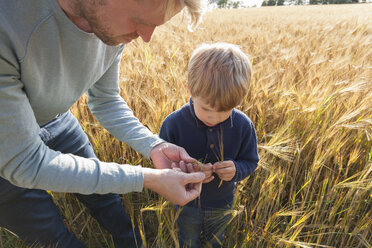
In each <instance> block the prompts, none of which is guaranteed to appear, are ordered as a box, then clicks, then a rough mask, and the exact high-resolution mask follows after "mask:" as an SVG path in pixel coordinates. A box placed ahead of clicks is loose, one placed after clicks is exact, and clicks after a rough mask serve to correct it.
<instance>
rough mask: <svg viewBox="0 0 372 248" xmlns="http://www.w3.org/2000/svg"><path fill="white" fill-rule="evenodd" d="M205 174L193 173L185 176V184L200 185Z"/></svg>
mask: <svg viewBox="0 0 372 248" xmlns="http://www.w3.org/2000/svg"><path fill="white" fill-rule="evenodd" d="M204 178H205V174H204V173H203V172H194V173H190V174H185V183H186V184H188V183H200V182H202V181H203V180H204Z"/></svg>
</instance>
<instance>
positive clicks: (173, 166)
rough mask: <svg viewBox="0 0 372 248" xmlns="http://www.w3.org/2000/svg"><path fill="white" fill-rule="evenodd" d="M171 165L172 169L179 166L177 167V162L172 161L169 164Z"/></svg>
mask: <svg viewBox="0 0 372 248" xmlns="http://www.w3.org/2000/svg"><path fill="white" fill-rule="evenodd" d="M171 167H172V169H175V168H179V167H178V166H177V164H176V163H174V162H173V163H172V164H171Z"/></svg>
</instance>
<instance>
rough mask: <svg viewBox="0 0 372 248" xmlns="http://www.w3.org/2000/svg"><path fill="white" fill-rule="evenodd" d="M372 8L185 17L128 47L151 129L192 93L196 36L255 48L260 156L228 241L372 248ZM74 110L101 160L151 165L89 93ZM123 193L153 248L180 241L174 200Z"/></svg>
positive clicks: (3, 238) (89, 236)
mask: <svg viewBox="0 0 372 248" xmlns="http://www.w3.org/2000/svg"><path fill="white" fill-rule="evenodd" d="M370 13H372V5H371V4H363V5H361V4H360V5H340V6H301V7H265V8H259V9H237V10H214V11H212V12H209V13H207V14H206V15H205V17H204V21H203V23H202V24H201V25H200V26H199V28H198V29H196V30H195V31H194V32H192V33H190V32H189V31H188V30H187V27H186V25H185V21H184V20H183V18H182V17H181V16H178V17H177V18H175V19H174V20H172V22H170V23H167V24H166V25H164V26H162V27H159V28H158V29H157V31H156V33H155V35H154V37H153V40H152V41H151V42H150V43H149V44H145V43H143V42H141V41H135V42H132V43H131V44H129V45H128V46H127V47H126V49H125V50H124V54H123V59H122V62H121V65H122V66H121V74H120V87H121V94H122V96H123V97H124V99H125V100H126V101H127V103H128V104H129V105H130V107H131V108H132V109H133V111H134V113H135V115H136V116H137V117H138V118H139V119H140V120H141V121H142V122H143V123H144V124H145V125H146V126H147V127H149V129H151V130H152V131H153V132H155V133H157V132H158V131H159V128H160V125H161V122H162V120H163V119H164V118H165V117H166V116H167V115H168V114H169V113H171V112H172V111H174V110H175V109H177V108H179V107H181V106H182V105H183V104H184V103H186V102H187V101H188V97H189V94H188V91H187V86H186V69H187V62H188V59H189V57H190V55H191V53H192V51H193V49H194V48H195V47H197V45H198V44H200V43H203V42H217V41H224V42H231V43H234V44H237V45H239V46H240V47H241V48H242V50H243V51H245V52H246V53H247V54H248V55H249V57H250V59H251V61H252V65H253V72H254V74H253V75H254V77H253V81H252V85H251V89H250V92H249V95H248V96H247V98H246V100H245V102H244V103H243V104H242V105H241V106H239V109H241V110H242V111H243V112H245V113H246V114H247V115H248V116H249V117H250V118H251V119H252V121H253V123H254V124H255V127H256V130H257V135H258V143H259V144H258V145H259V153H260V158H261V160H260V163H259V166H258V168H257V170H256V171H255V173H254V174H253V175H252V176H250V177H248V178H247V179H245V180H243V181H242V182H240V183H239V184H238V188H237V192H236V197H235V205H234V210H233V211H232V215H233V216H234V218H233V219H232V221H231V223H230V225H229V226H228V228H227V235H226V238H225V240H224V243H223V244H224V247H371V242H372V234H371V224H372V223H371V222H372V216H371V214H372V207H371V206H372V194H371V189H372V140H371V139H372V18H371V14H370ZM73 111H74V113H75V115H76V116H77V117H78V118H79V119H80V120H81V123H82V125H83V127H84V129H85V131H86V132H87V133H88V135H89V137H90V139H91V141H92V144H93V145H94V147H95V151H96V153H97V155H98V156H99V157H100V159H102V160H105V161H115V162H119V163H131V164H142V165H143V166H150V164H149V161H146V160H144V159H143V158H142V157H141V156H140V155H139V154H137V153H136V152H135V151H133V150H132V149H131V148H129V147H128V146H127V145H126V144H123V143H120V142H118V141H116V140H115V139H114V138H113V137H112V136H111V135H109V134H108V133H107V132H106V131H104V130H103V129H102V128H101V127H100V126H99V125H98V124H97V122H96V121H95V119H94V117H92V115H91V114H90V112H89V110H88V109H87V106H86V103H85V98H84V97H83V98H82V99H81V100H80V101H79V102H78V103H77V104H76V105H75V106H74V108H73ZM54 196H55V198H56V200H57V203H58V205H59V207H61V209H62V211H63V213H65V216H66V222H67V225H69V226H70V227H71V228H72V229H73V230H75V232H76V233H77V234H78V235H80V236H81V238H82V239H83V240H84V241H85V242H86V243H87V244H89V247H102V246H104V247H113V244H112V240H111V239H110V237H109V236H108V235H107V233H105V231H103V230H101V229H100V227H99V226H98V225H97V224H96V223H95V222H94V221H92V220H91V219H90V218H89V216H88V215H87V214H86V213H85V212H84V210H83V208H82V206H81V205H80V204H79V203H77V202H76V201H75V200H73V199H71V198H69V197H67V198H64V197H65V196H63V197H61V196H59V195H58V194H56V195H54ZM123 202H124V204H125V206H126V209H127V210H128V212H129V213H130V215H131V218H132V220H133V221H135V222H136V223H137V225H138V226H139V228H140V231H141V235H142V237H143V239H144V241H145V245H146V247H178V244H177V233H176V231H175V230H174V228H175V220H176V218H177V211H176V210H175V209H174V208H173V206H172V205H171V204H169V203H168V202H166V201H164V200H163V199H162V198H161V197H159V196H157V195H156V194H154V193H152V192H150V191H147V190H145V191H144V193H141V194H137V193H133V194H128V195H125V196H123ZM11 238H12V235H10V234H9V233H6V232H0V244H3V246H4V247H5V246H6V245H8V246H7V247H15V246H17V245H19V243H17V242H18V241H9V239H11ZM14 244H17V245H14ZM0 246H1V245H0Z"/></svg>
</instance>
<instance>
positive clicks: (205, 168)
mask: <svg viewBox="0 0 372 248" xmlns="http://www.w3.org/2000/svg"><path fill="white" fill-rule="evenodd" d="M189 166H191V167H192V168H193V171H195V172H197V171H200V172H203V173H204V175H205V179H204V180H203V183H209V182H210V181H212V180H213V179H214V176H213V175H212V174H213V165H212V164H211V163H208V164H202V168H201V167H200V166H199V165H197V164H189V165H188V168H189Z"/></svg>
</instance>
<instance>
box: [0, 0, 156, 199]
mask: <svg viewBox="0 0 372 248" xmlns="http://www.w3.org/2000/svg"><path fill="white" fill-rule="evenodd" d="M122 50H123V46H121V47H111V46H107V45H105V44H104V43H102V42H101V41H100V40H99V39H98V38H97V37H96V36H95V35H94V34H91V33H86V32H83V31H82V30H80V29H79V28H77V27H76V26H75V25H74V24H73V23H72V22H71V21H70V20H69V19H68V18H67V16H66V15H65V14H64V12H63V11H62V9H61V8H60V6H59V5H58V3H57V0H32V1H25V0H0V176H1V177H3V178H5V179H7V180H9V181H10V182H11V183H13V184H15V185H18V186H20V187H25V188H37V189H46V190H51V191H57V192H77V193H82V194H90V193H108V192H113V193H127V192H131V191H142V188H143V173H142V168H141V167H140V166H131V165H119V164H116V163H105V162H101V161H99V160H97V159H86V158H82V157H78V156H74V155H72V154H62V153H60V152H57V151H53V150H51V149H49V148H48V147H47V146H46V145H45V144H44V143H43V142H42V140H41V139H40V137H39V130H40V127H39V126H40V125H42V124H44V123H46V122H48V121H50V120H51V119H53V118H54V117H55V116H56V115H57V114H59V113H64V112H66V111H68V110H69V108H70V107H71V106H72V104H73V103H75V102H76V101H77V100H78V99H79V98H80V96H81V95H82V94H84V93H87V99H88V105H89V108H90V110H91V111H92V113H93V114H94V115H95V117H96V118H97V120H98V121H99V122H100V123H101V124H102V126H103V127H105V128H106V129H107V130H108V131H109V132H110V133H111V134H112V135H114V136H115V137H116V138H117V139H119V140H120V141H123V142H126V143H127V144H129V145H130V146H131V147H133V148H134V149H135V150H136V151H138V152H140V153H141V154H143V155H144V156H145V157H147V158H149V154H150V151H151V149H152V148H153V147H154V146H155V145H157V144H159V143H161V142H162V140H161V139H159V137H158V136H156V135H154V134H153V133H151V132H150V131H149V130H148V129H147V128H146V127H144V126H143V125H142V124H141V123H140V122H139V121H138V119H137V118H136V117H134V116H133V113H132V111H131V110H130V109H129V107H128V106H127V104H126V103H125V102H124V100H123V99H122V98H121V97H120V95H119V92H120V90H119V86H118V78H119V62H120V58H121V52H122Z"/></svg>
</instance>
